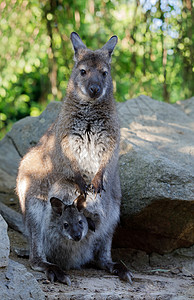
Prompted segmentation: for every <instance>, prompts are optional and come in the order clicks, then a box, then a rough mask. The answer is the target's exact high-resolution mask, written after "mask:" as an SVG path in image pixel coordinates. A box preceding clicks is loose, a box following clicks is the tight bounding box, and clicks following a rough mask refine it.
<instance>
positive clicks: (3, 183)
mask: <svg viewBox="0 0 194 300" xmlns="http://www.w3.org/2000/svg"><path fill="white" fill-rule="evenodd" d="M60 107H61V103H60V102H51V103H50V104H49V105H48V106H47V108H46V109H45V111H44V112H43V113H42V114H41V115H40V116H38V117H26V118H24V119H21V120H20V121H18V122H16V123H15V124H14V125H13V127H12V129H11V131H10V132H8V133H7V135H6V136H5V137H4V138H3V139H2V140H1V141H0V193H1V192H2V193H10V194H13V192H14V189H15V185H16V176H17V169H18V165H19V162H20V159H21V158H22V157H23V156H24V154H25V153H26V152H27V150H28V149H29V148H30V147H32V146H34V145H36V144H37V142H38V141H39V139H40V137H41V136H42V135H43V134H44V133H45V131H46V130H47V129H48V128H49V126H50V125H51V124H52V123H53V121H54V120H55V119H56V117H57V115H58V112H59V110H60Z"/></svg>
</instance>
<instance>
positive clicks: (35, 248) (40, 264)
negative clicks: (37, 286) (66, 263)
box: [25, 200, 71, 285]
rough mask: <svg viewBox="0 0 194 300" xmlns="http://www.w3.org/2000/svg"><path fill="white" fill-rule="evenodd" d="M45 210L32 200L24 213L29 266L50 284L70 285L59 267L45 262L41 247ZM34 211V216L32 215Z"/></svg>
mask: <svg viewBox="0 0 194 300" xmlns="http://www.w3.org/2000/svg"><path fill="white" fill-rule="evenodd" d="M45 209H46V208H45V207H44V206H43V205H42V203H40V202H36V200H34V201H33V203H31V205H30V208H29V209H28V210H27V211H26V216H25V219H26V226H27V228H28V233H29V237H28V238H29V247H30V255H29V258H30V266H31V268H32V269H33V270H37V271H43V272H45V273H46V276H47V278H48V280H50V281H51V282H53V281H56V280H58V281H59V282H62V283H66V284H67V285H71V281H70V279H69V277H68V276H67V275H66V274H65V272H64V271H63V270H62V269H61V268H60V267H59V266H57V265H55V264H51V263H49V262H47V260H46V255H45V252H44V245H43V233H44V232H43V228H44V226H45V222H46V220H45V219H44V216H45ZM35 210H36V214H34V212H35ZM37 211H38V214H37Z"/></svg>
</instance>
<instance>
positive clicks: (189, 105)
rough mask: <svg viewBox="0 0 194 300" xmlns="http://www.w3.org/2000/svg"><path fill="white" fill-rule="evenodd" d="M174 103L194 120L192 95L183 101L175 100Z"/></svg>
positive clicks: (193, 99) (193, 98)
mask: <svg viewBox="0 0 194 300" xmlns="http://www.w3.org/2000/svg"><path fill="white" fill-rule="evenodd" d="M174 105H175V106H176V107H177V108H179V109H181V110H182V111H183V112H185V113H186V115H187V116H189V117H190V118H192V119H193V120H194V97H192V98H190V99H187V100H184V101H177V102H176V103H175V104H174Z"/></svg>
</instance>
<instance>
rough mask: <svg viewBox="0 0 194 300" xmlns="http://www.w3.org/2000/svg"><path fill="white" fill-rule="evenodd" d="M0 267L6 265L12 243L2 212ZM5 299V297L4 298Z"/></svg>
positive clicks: (0, 217)
mask: <svg viewBox="0 0 194 300" xmlns="http://www.w3.org/2000/svg"><path fill="white" fill-rule="evenodd" d="M0 233H1V234H0V268H2V267H6V266H7V265H8V261H9V251H10V243H9V238H8V235H7V223H6V222H5V221H4V219H3V217H2V216H1V214H0ZM2 299H3V298H2Z"/></svg>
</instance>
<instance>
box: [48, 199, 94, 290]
mask: <svg viewBox="0 0 194 300" xmlns="http://www.w3.org/2000/svg"><path fill="white" fill-rule="evenodd" d="M81 197H82V196H79V197H78V198H77V199H76V200H75V201H74V202H73V204H71V205H65V204H64V203H63V202H62V201H61V200H60V199H58V198H55V197H52V198H51V199H50V202H51V206H52V211H51V213H50V216H49V217H48V218H47V221H46V223H45V226H44V232H43V250H44V253H45V255H46V258H47V261H48V262H49V263H52V265H50V264H49V263H48V262H45V263H44V266H43V268H44V271H46V274H47V277H48V279H49V280H50V281H54V280H55V279H59V280H61V281H62V282H66V283H67V284H68V285H70V283H71V281H70V279H69V277H68V276H67V275H65V274H64V273H63V271H62V270H61V271H59V270H58V267H57V266H60V268H62V269H63V270H69V269H72V268H76V269H77V268H80V267H81V266H82V265H83V264H84V263H85V262H88V260H90V259H91V256H92V253H90V249H88V239H87V238H86V239H84V238H85V236H86V235H87V234H88V236H89V235H90V234H89V233H88V229H90V230H92V231H95V223H94V222H93V221H92V219H91V218H89V217H87V218H86V217H85V216H84V214H83V211H82V209H81V205H82V204H80V201H82V199H80V198H81ZM53 264H55V265H53ZM56 265H57V266H56ZM53 267H54V270H53ZM61 274H62V277H60V275H61Z"/></svg>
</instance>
